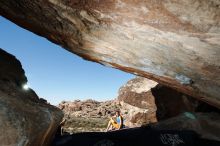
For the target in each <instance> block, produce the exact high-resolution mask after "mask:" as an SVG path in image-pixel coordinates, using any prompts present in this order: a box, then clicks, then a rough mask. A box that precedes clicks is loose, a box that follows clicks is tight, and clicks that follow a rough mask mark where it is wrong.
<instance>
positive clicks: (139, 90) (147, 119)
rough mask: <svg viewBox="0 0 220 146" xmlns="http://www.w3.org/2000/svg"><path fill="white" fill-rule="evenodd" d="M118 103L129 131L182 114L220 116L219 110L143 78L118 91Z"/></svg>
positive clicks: (128, 83) (131, 81)
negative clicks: (198, 113)
mask: <svg viewBox="0 0 220 146" xmlns="http://www.w3.org/2000/svg"><path fill="white" fill-rule="evenodd" d="M118 93H119V95H118V100H119V102H120V104H121V108H120V109H121V111H122V113H123V116H124V118H125V119H126V121H125V124H126V125H127V126H129V127H137V126H142V125H146V124H149V123H155V122H157V121H161V120H165V119H169V118H172V117H176V116H178V115H179V114H181V113H184V112H193V113H194V112H206V113H207V112H219V110H218V109H216V108H214V107H212V106H210V105H208V104H206V103H204V102H201V101H199V100H196V99H194V98H192V97H190V96H187V95H184V94H182V93H180V92H177V91H176V90H173V89H171V88H168V87H165V86H162V85H160V84H158V83H156V82H154V81H151V80H149V79H146V78H143V77H136V78H134V79H131V80H130V81H128V82H127V83H126V84H125V85H124V86H122V87H121V88H120V89H119V92H118Z"/></svg>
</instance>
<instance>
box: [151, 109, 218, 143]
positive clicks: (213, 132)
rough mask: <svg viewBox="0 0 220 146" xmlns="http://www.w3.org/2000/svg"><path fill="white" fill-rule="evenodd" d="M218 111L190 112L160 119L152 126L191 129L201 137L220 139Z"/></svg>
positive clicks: (164, 128)
mask: <svg viewBox="0 0 220 146" xmlns="http://www.w3.org/2000/svg"><path fill="white" fill-rule="evenodd" d="M219 122H220V112H218V113H217V112H211V113H190V112H185V113H183V114H180V115H178V116H176V117H173V118H170V119H167V120H164V121H161V122H159V123H157V124H155V125H153V127H155V128H156V129H158V130H168V129H169V130H182V131H183V130H193V131H195V132H196V133H198V134H199V135H200V137H201V138H204V139H209V140H215V141H220V125H219Z"/></svg>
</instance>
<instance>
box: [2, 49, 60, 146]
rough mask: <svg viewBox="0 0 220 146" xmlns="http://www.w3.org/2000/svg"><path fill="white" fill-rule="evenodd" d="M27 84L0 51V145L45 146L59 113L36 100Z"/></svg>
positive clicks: (18, 68)
mask: <svg viewBox="0 0 220 146" xmlns="http://www.w3.org/2000/svg"><path fill="white" fill-rule="evenodd" d="M26 83H27V78H26V77H25V73H24V70H23V69H22V66H21V63H20V62H19V61H18V60H17V59H16V58H15V57H14V56H12V55H10V54H8V53H7V52H5V51H3V50H2V49H0V127H1V128H0V145H1V146H6V145H7V146H15V145H16V146H48V145H49V144H50V142H51V141H52V139H53V137H54V135H55V133H56V130H57V128H58V126H59V123H60V121H61V119H62V116H63V114H62V112H61V110H59V109H58V108H56V107H54V106H52V105H49V104H47V102H46V101H45V100H42V99H39V97H38V96H37V94H36V93H35V92H34V91H33V90H32V89H30V88H29V89H27V90H24V89H23V86H24V85H25V84H26Z"/></svg>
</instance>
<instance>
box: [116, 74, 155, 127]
mask: <svg viewBox="0 0 220 146" xmlns="http://www.w3.org/2000/svg"><path fill="white" fill-rule="evenodd" d="M157 84H158V83H157V82H154V81H152V80H148V79H146V78H142V77H136V78H134V79H131V80H129V81H128V82H127V83H126V84H125V85H123V86H122V87H121V88H120V89H119V91H118V100H119V101H120V104H121V105H122V107H121V113H122V115H123V117H124V121H125V122H124V124H125V125H126V126H128V127H137V126H142V125H146V124H149V123H154V122H157V118H156V111H157V107H156V104H155V98H154V96H153V94H152V92H151V88H153V87H155V86H156V85H157Z"/></svg>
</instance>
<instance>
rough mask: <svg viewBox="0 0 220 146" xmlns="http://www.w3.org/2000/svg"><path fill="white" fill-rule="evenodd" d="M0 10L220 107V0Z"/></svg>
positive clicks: (53, 3)
mask: <svg viewBox="0 0 220 146" xmlns="http://www.w3.org/2000/svg"><path fill="white" fill-rule="evenodd" d="M0 15H2V16H3V17H5V18H7V19H9V20H11V21H12V22H14V23H16V24H18V25H20V26H22V27H24V28H26V29H28V30H30V31H32V32H34V33H36V34H38V35H40V36H43V37H45V38H47V39H49V40H50V41H52V42H54V43H56V44H59V45H61V46H62V47H64V48H66V49H67V50H68V51H70V52H73V53H75V54H77V55H79V56H81V57H83V58H85V59H87V60H90V61H95V62H98V63H100V64H103V65H106V66H110V67H114V68H118V69H120V70H123V71H126V72H130V73H133V74H137V75H139V76H144V77H146V78H149V79H152V80H155V81H157V82H158V83H160V84H163V85H166V86H169V87H171V88H173V89H176V90H178V91H181V92H183V93H185V94H188V95H191V96H193V97H196V98H198V99H200V100H203V101H205V102H208V103H209V104H212V105H214V106H216V107H218V108H219V107H220V92H219V90H220V79H219V74H220V69H219V68H220V66H219V62H220V49H219V48H220V2H219V0H144V1H141V0H31V1H27V0H19V1H18V0H17V1H15V0H2V1H0Z"/></svg>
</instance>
